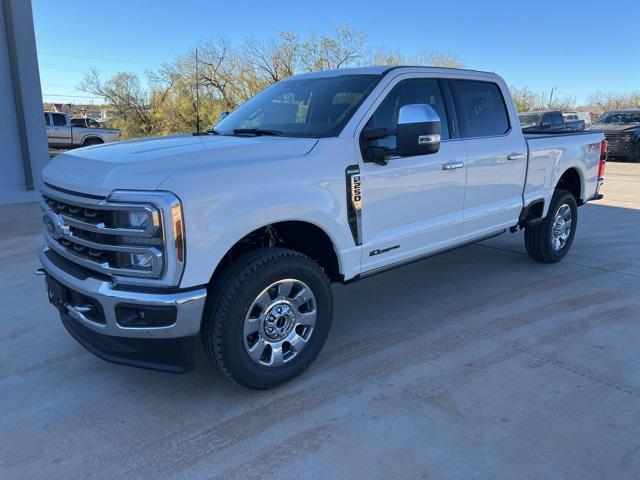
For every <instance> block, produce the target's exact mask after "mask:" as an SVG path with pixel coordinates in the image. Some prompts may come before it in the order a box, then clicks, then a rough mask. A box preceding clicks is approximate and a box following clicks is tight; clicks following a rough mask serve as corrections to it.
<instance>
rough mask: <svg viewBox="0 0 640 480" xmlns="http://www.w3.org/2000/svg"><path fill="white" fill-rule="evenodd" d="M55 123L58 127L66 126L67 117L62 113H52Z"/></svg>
mask: <svg viewBox="0 0 640 480" xmlns="http://www.w3.org/2000/svg"><path fill="white" fill-rule="evenodd" d="M51 116H52V117H53V125H54V126H56V127H64V126H65V125H66V124H67V119H66V118H65V116H64V115H63V114H61V113H52V114H51Z"/></svg>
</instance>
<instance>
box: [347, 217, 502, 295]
mask: <svg viewBox="0 0 640 480" xmlns="http://www.w3.org/2000/svg"><path fill="white" fill-rule="evenodd" d="M506 231H507V229H506V228H503V229H502V230H498V231H497V232H493V233H490V234H488V235H483V236H481V237H477V238H474V239H472V240H467V241H466V242H462V243H458V244H456V245H453V246H451V247H445V248H441V249H439V250H435V251H433V252H429V253H426V254H424V255H420V256H418V257H415V258H408V259H406V260H401V261H399V262H396V263H392V264H390V265H385V266H384V267H379V268H375V269H373V270H369V271H367V272H363V273H359V274H358V275H356V276H355V277H353V278H350V279H349V280H343V281H342V283H344V284H345V285H346V284H348V283H352V282H355V281H357V280H362V279H363V278H368V277H371V276H373V275H377V274H378V273H383V272H386V271H389V270H393V269H394V268H398V267H404V266H405V265H409V264H411V263H415V262H419V261H421V260H426V259H427V258H431V257H435V256H436V255H440V254H442V253H447V252H450V251H452V250H457V249H458V248H462V247H467V246H469V245H473V244H474V243H478V242H482V241H483V240H489V239H490V238H493V237H497V236H498V235H502V234H503V233H504V232H506Z"/></svg>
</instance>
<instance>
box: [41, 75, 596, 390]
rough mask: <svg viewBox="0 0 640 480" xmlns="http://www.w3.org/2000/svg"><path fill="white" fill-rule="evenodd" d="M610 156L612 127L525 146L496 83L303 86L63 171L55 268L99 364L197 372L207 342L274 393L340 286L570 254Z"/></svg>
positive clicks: (48, 268) (229, 369) (226, 367)
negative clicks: (406, 268) (416, 271)
mask: <svg viewBox="0 0 640 480" xmlns="http://www.w3.org/2000/svg"><path fill="white" fill-rule="evenodd" d="M605 157H606V143H605V142H604V137H603V135H602V133H598V132H576V133H566V132H563V133H562V134H550V133H548V132H547V133H539V134H535V135H528V134H527V135H524V134H523V133H522V131H521V130H520V128H519V122H518V116H517V113H516V109H515V106H514V104H513V101H512V99H511V96H510V94H509V88H508V86H507V84H506V83H505V82H504V80H503V79H502V78H501V77H499V76H498V75H495V74H492V73H483V72H477V71H465V70H458V69H442V68H428V67H393V68H385V67H370V68H360V69H349V70H336V71H328V72H318V73H309V74H304V75H298V76H294V77H291V78H288V79H286V80H282V81H280V82H278V83H276V84H274V85H272V86H270V87H269V88H268V89H266V90H264V91H263V92H261V93H260V94H259V95H257V96H255V97H254V98H252V99H250V100H249V101H247V102H246V103H244V104H243V105H242V106H240V107H239V108H237V109H236V110H235V111H233V112H231V113H230V114H229V115H228V116H226V117H225V118H224V119H223V120H222V121H220V122H219V123H218V124H217V125H216V127H215V128H214V129H213V130H211V131H210V132H209V134H208V135H199V136H196V135H180V136H171V137H165V138H156V139H148V140H140V141H135V142H124V143H120V144H117V145H113V146H104V147H101V148H95V149H80V150H72V151H70V152H67V153H63V154H61V155H59V156H57V157H55V158H54V159H52V160H51V161H50V162H49V163H48V165H47V166H46V167H45V169H44V171H43V173H42V178H43V183H42V184H41V185H40V189H41V192H42V208H43V211H44V227H45V228H44V236H45V240H46V246H45V248H44V249H43V250H42V252H41V254H40V260H41V262H42V265H43V267H44V269H43V272H42V273H45V274H46V279H47V285H48V292H49V299H50V301H51V303H52V304H53V305H54V306H55V307H57V308H58V309H59V311H60V315H61V318H62V322H63V324H64V325H65V327H66V328H67V329H68V330H69V332H70V333H71V335H73V336H74V337H75V338H76V339H77V340H78V341H79V342H80V343H81V344H82V345H84V346H85V347H86V348H87V349H89V350H90V351H92V352H94V353H95V354H97V355H98V356H100V357H102V358H104V359H106V360H108V361H111V362H116V363H123V364H128V365H134V366H138V367H146V368H154V369H160V370H168V371H172V372H181V371H187V370H190V369H191V368H192V366H193V348H194V347H193V345H194V342H195V341H196V339H198V338H199V339H200V340H201V341H202V342H203V345H204V347H205V350H206V352H207V355H208V356H209V357H210V358H211V359H212V360H214V361H215V363H216V364H217V365H218V366H219V367H220V368H221V369H222V370H223V372H224V373H225V374H226V375H227V376H228V377H230V378H231V379H233V380H235V381H236V382H238V383H240V384H242V385H245V386H247V387H251V388H258V389H262V388H270V387H274V386H276V385H279V384H281V383H283V382H285V381H287V380H290V379H291V378H293V377H295V376H296V375H298V374H300V373H301V372H302V371H303V370H304V369H305V368H306V367H308V366H309V365H310V364H311V363H312V362H313V360H314V359H315V358H316V356H317V355H318V353H319V352H320V350H321V348H322V346H323V344H324V343H325V340H326V338H327V334H328V332H329V327H330V325H331V319H332V312H333V297H332V293H331V289H330V282H342V283H349V282H353V281H356V280H359V279H361V278H365V277H368V276H370V275H373V274H376V273H379V272H382V271H384V270H388V269H390V268H393V267H397V266H399V265H403V264H406V263H407V262H411V261H414V260H418V259H422V258H425V257H429V256H432V255H435V254H438V253H441V252H443V251H446V250H450V249H452V248H456V247H460V246H462V245H466V244H469V243H472V242H477V241H480V240H484V239H487V238H490V237H493V236H496V235H499V234H502V233H504V232H507V231H512V232H514V231H516V230H518V229H524V238H525V246H526V249H527V252H528V253H529V256H531V258H533V259H534V260H536V261H539V262H543V263H553V262H558V261H560V260H561V259H562V258H563V257H564V256H565V255H566V254H567V252H569V249H570V248H571V245H572V243H573V240H574V236H575V233H576V227H577V224H578V206H580V205H583V204H584V203H585V202H588V201H590V200H595V199H598V198H600V195H599V193H598V192H599V188H600V184H601V182H602V180H603V172H604V165H605ZM79 160H81V161H82V162H81V164H82V166H83V168H82V172H81V173H80V172H78V168H77V165H78V164H80V162H79ZM424 288H425V289H428V288H429V286H428V285H425V286H424ZM454 290H455V288H454ZM389 309H390V312H393V306H392V305H389ZM392 317H393V314H392V313H391V317H390V319H391V320H392V321H394V322H397V323H398V325H400V324H401V322H402V319H401V318H392Z"/></svg>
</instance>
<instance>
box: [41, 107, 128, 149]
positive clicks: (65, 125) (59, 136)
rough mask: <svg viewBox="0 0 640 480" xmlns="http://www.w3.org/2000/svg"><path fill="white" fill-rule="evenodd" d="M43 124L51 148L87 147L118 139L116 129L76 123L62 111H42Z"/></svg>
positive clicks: (118, 132)
mask: <svg viewBox="0 0 640 480" xmlns="http://www.w3.org/2000/svg"><path fill="white" fill-rule="evenodd" d="M44 124H45V127H46V129H47V141H48V142H49V147H51V148H72V147H88V146H89V145H99V144H101V143H108V142H117V141H118V140H120V130H118V129H115V128H95V127H89V126H88V125H89V123H88V122H87V123H85V124H84V125H78V123H77V122H76V121H74V120H69V116H68V115H67V114H66V113H62V112H44Z"/></svg>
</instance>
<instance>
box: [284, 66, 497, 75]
mask: <svg viewBox="0 0 640 480" xmlns="http://www.w3.org/2000/svg"><path fill="white" fill-rule="evenodd" d="M401 69H406V70H409V71H412V72H413V71H416V70H424V71H430V72H439V73H460V72H473V73H484V74H487V75H495V74H494V73H493V72H483V71H481V70H471V69H467V68H443V67H426V66H424V65H397V66H377V67H357V68H340V69H337V70H322V71H320V72H307V73H301V74H298V75H294V76H293V77H289V78H320V77H337V76H341V75H385V74H387V73H389V72H391V71H393V70H401Z"/></svg>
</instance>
